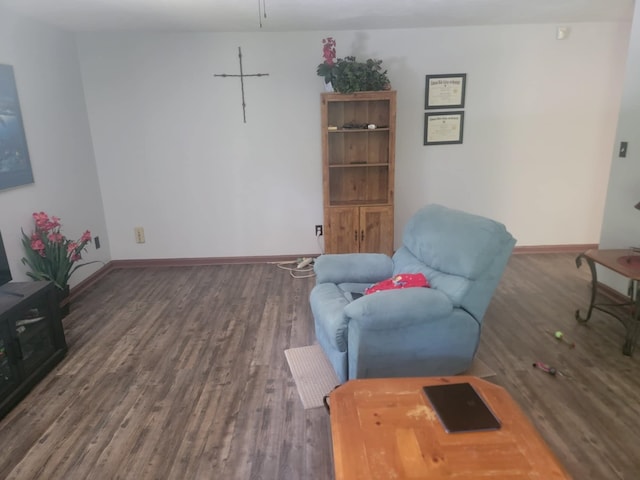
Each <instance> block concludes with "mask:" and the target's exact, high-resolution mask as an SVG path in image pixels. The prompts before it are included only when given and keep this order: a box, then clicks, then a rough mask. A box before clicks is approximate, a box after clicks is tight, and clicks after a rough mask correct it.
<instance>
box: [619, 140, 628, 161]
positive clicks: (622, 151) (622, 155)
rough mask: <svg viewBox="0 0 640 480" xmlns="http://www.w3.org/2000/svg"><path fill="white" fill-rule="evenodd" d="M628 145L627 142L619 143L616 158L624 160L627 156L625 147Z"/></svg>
mask: <svg viewBox="0 0 640 480" xmlns="http://www.w3.org/2000/svg"><path fill="white" fill-rule="evenodd" d="M628 146H629V144H628V143H627V142H620V150H619V151H618V156H619V157H620V158H625V157H626V156H627V147H628Z"/></svg>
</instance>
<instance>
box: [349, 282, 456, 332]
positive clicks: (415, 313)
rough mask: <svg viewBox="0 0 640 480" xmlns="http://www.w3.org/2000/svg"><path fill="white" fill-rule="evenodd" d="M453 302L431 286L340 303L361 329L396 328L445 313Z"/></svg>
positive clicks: (390, 291) (389, 291) (383, 293)
mask: <svg viewBox="0 0 640 480" xmlns="http://www.w3.org/2000/svg"><path fill="white" fill-rule="evenodd" d="M452 311H453V304H452V303H451V300H450V299H449V297H447V296H446V295H445V294H444V293H442V292H440V291H438V290H435V289H432V288H403V289H398V290H386V291H381V292H376V293H373V294H371V295H365V296H363V297H361V298H359V299H357V300H355V301H353V302H351V303H350V304H348V305H346V306H345V307H344V313H345V314H346V315H347V317H349V318H350V319H352V320H354V321H357V322H358V324H359V326H360V328H362V329H363V330H386V329H398V328H403V327H408V326H411V325H416V324H420V323H428V322H429V321H432V320H437V319H439V318H443V317H446V316H448V315H450V314H451V312H452Z"/></svg>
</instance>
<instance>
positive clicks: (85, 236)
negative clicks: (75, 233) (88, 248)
mask: <svg viewBox="0 0 640 480" xmlns="http://www.w3.org/2000/svg"><path fill="white" fill-rule="evenodd" d="M90 241H91V232H90V231H89V230H87V231H86V232H84V233H83V234H82V236H81V237H80V243H83V242H90Z"/></svg>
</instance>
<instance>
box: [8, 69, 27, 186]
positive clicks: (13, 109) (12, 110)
mask: <svg viewBox="0 0 640 480" xmlns="http://www.w3.org/2000/svg"><path fill="white" fill-rule="evenodd" d="M27 183H33V173H32V172H31V162H30V160H29V150H28V149H27V138H26V137H25V134H24V126H23V124H22V113H21V112H20V102H19V101H18V90H17V88H16V80H15V77H14V75H13V67H12V66H11V65H0V190H1V189H5V188H11V187H17V186H18V185H25V184H27Z"/></svg>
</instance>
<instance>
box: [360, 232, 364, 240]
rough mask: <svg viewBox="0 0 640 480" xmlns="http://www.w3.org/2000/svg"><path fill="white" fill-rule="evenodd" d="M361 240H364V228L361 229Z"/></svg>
mask: <svg viewBox="0 0 640 480" xmlns="http://www.w3.org/2000/svg"><path fill="white" fill-rule="evenodd" d="M360 241H361V242H364V230H361V231H360Z"/></svg>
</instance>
